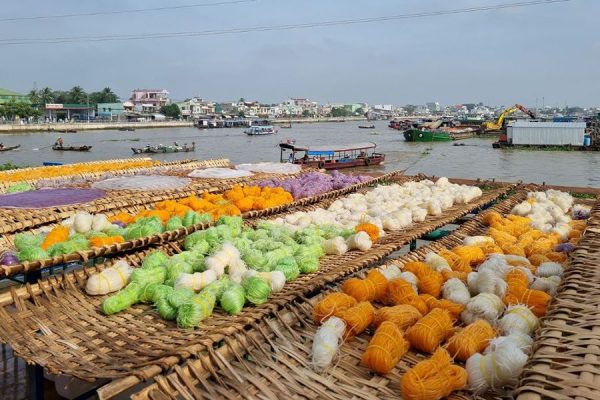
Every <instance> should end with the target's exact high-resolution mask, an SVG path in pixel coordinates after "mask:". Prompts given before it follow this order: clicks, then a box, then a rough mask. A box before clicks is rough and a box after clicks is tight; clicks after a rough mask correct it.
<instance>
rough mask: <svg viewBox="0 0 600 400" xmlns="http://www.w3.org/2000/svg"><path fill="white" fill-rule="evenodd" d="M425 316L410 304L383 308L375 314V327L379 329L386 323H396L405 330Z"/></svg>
mask: <svg viewBox="0 0 600 400" xmlns="http://www.w3.org/2000/svg"><path fill="white" fill-rule="evenodd" d="M422 317H423V315H422V314H421V313H420V312H419V310H417V309H416V308H415V307H413V306H411V305H408V304H399V305H397V306H392V307H382V308H380V309H379V310H377V311H376V312H375V318H374V319H373V326H374V327H375V328H377V327H378V326H379V325H381V324H382V323H383V322H384V321H388V322H392V323H394V324H395V325H396V326H397V327H398V328H400V329H402V330H404V329H406V328H408V327H410V326H413V325H414V324H415V323H416V322H417V321H418V320H419V319H421V318H422Z"/></svg>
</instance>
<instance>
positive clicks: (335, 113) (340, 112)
mask: <svg viewBox="0 0 600 400" xmlns="http://www.w3.org/2000/svg"><path fill="white" fill-rule="evenodd" d="M348 114H349V113H348V110H346V109H345V108H344V107H333V108H332V109H331V116H332V117H347V116H348Z"/></svg>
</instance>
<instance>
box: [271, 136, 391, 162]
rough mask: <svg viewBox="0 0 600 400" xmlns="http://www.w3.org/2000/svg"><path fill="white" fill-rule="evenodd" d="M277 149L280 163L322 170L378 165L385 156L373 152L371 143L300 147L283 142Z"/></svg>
mask: <svg viewBox="0 0 600 400" xmlns="http://www.w3.org/2000/svg"><path fill="white" fill-rule="evenodd" d="M279 147H280V149H281V153H280V161H281V162H282V163H283V162H290V163H294V164H301V165H304V166H308V167H317V168H324V169H340V168H351V167H362V166H369V165H379V164H381V163H383V161H384V160H385V154H382V153H377V152H375V148H376V147H377V145H376V144H375V143H372V142H365V143H355V144H345V145H333V146H301V145H296V144H295V143H291V142H284V143H280V144H279Z"/></svg>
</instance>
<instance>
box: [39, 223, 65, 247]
mask: <svg viewBox="0 0 600 400" xmlns="http://www.w3.org/2000/svg"><path fill="white" fill-rule="evenodd" d="M69 235H70V231H69V227H67V226H63V225H58V226H56V227H54V228H52V230H51V231H50V232H48V234H47V235H46V237H45V238H44V241H43V242H42V244H41V246H40V247H41V248H42V249H44V250H46V249H48V248H49V247H51V246H53V245H55V244H58V243H62V242H65V241H67V240H69Z"/></svg>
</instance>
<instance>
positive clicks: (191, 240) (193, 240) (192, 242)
mask: <svg viewBox="0 0 600 400" xmlns="http://www.w3.org/2000/svg"><path fill="white" fill-rule="evenodd" d="M183 247H184V248H185V249H186V250H192V249H193V250H195V251H198V252H200V253H202V254H208V250H209V249H210V245H209V244H208V242H207V241H206V234H205V233H204V231H196V232H194V233H191V234H189V235H187V236H186V237H185V239H184V241H183Z"/></svg>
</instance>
